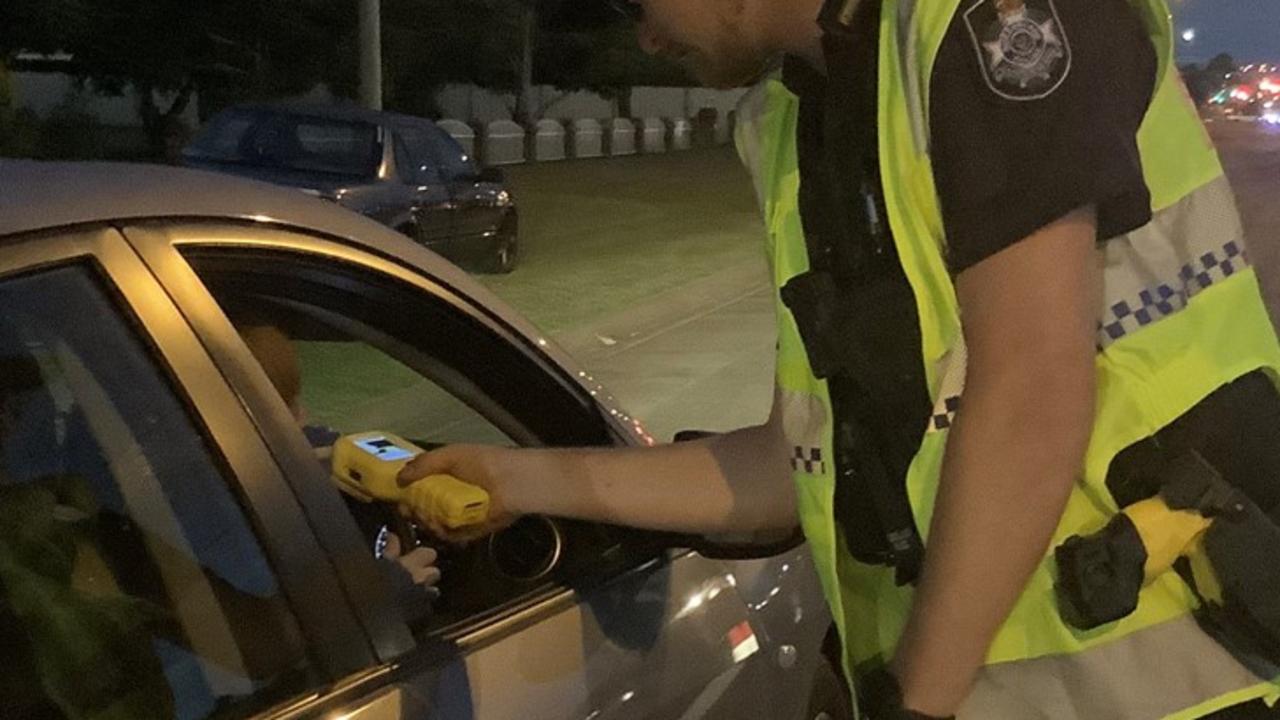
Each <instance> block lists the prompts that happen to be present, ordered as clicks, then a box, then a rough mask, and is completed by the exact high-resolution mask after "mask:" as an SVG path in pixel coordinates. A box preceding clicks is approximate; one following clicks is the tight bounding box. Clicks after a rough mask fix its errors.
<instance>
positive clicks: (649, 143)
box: [640, 117, 667, 154]
mask: <svg viewBox="0 0 1280 720" xmlns="http://www.w3.org/2000/svg"><path fill="white" fill-rule="evenodd" d="M640 123H641V124H640V127H641V131H640V136H641V146H642V147H643V148H644V151H645V153H648V154H652V153H663V152H666V151H667V124H666V123H664V122H662V118H656V117H647V118H645V119H644V120H642V121H640Z"/></svg>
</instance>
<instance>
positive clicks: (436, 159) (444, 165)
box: [405, 126, 476, 181]
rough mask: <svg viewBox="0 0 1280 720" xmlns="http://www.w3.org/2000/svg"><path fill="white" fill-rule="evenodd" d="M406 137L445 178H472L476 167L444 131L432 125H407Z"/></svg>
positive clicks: (454, 179) (453, 179) (456, 179)
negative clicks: (429, 159) (427, 157)
mask: <svg viewBox="0 0 1280 720" xmlns="http://www.w3.org/2000/svg"><path fill="white" fill-rule="evenodd" d="M405 134H406V137H407V138H408V139H409V142H410V143H411V144H412V145H413V147H415V148H421V150H420V152H422V153H424V154H426V155H427V156H429V157H430V158H431V162H432V163H433V164H435V165H436V166H437V167H439V168H440V173H441V174H442V175H443V176H444V178H445V179H446V180H450V181H458V180H467V179H469V178H473V177H475V175H476V168H475V165H474V163H473V162H472V160H471V158H470V157H468V156H467V154H466V152H465V151H464V150H463V149H462V146H461V145H459V144H458V142H457V141H456V140H454V139H453V138H452V137H450V136H449V134H448V133H446V132H445V131H443V130H441V129H439V128H436V127H434V126H432V127H407V128H405Z"/></svg>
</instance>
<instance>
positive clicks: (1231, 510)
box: [1054, 450, 1280, 678]
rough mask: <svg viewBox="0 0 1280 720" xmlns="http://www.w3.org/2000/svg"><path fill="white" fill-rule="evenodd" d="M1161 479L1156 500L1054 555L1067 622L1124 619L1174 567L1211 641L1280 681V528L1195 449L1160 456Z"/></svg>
mask: <svg viewBox="0 0 1280 720" xmlns="http://www.w3.org/2000/svg"><path fill="white" fill-rule="evenodd" d="M1152 473H1153V474H1152V476H1151V477H1152V480H1153V483H1152V484H1153V486H1154V487H1157V488H1158V489H1157V490H1156V492H1155V494H1154V495H1152V496H1151V497H1148V498H1145V499H1142V500H1139V501H1137V502H1134V503H1132V504H1130V505H1128V506H1126V507H1125V508H1124V509H1123V511H1122V512H1121V513H1119V514H1117V515H1116V516H1115V517H1114V518H1112V520H1111V522H1110V523H1108V524H1107V526H1106V527H1104V528H1103V529H1102V530H1100V531H1098V532H1096V533H1094V534H1092V535H1088V536H1079V535H1077V536H1073V537H1071V538H1068V539H1067V540H1066V541H1065V542H1064V543H1063V544H1062V545H1060V546H1058V548H1057V549H1056V550H1055V551H1054V555H1055V559H1056V561H1057V568H1058V578H1057V584H1056V587H1055V590H1056V592H1057V597H1058V604H1059V610H1060V614H1061V616H1062V618H1063V620H1064V621H1065V622H1066V623H1067V624H1068V625H1071V626H1072V627H1075V628H1078V629H1081V630H1089V629H1092V628H1096V627H1099V626H1101V625H1104V624H1106V623H1110V622H1115V621H1117V620H1120V619H1121V618H1124V617H1126V616H1127V615H1129V614H1130V613H1132V612H1133V611H1134V610H1135V609H1136V608H1137V606H1138V597H1139V593H1140V592H1141V590H1142V588H1143V586H1144V585H1146V584H1147V583H1149V582H1151V581H1153V580H1154V579H1155V578H1157V577H1159V576H1160V575H1162V574H1164V573H1166V572H1168V571H1169V570H1170V569H1172V570H1175V571H1176V572H1178V574H1179V575H1180V576H1181V577H1182V578H1183V580H1185V581H1186V582H1187V584H1188V585H1189V586H1190V587H1191V589H1192V590H1193V591H1194V592H1195V594H1196V596H1197V597H1198V598H1199V600H1200V603H1201V606H1200V608H1199V609H1197V610H1196V613H1195V616H1196V619H1197V620H1198V621H1199V623H1200V625H1201V626H1202V627H1203V628H1204V629H1205V631H1206V632H1207V633H1208V634H1209V635H1211V636H1212V637H1213V638H1214V639H1215V640H1217V641H1218V642H1219V643H1221V644H1222V645H1223V647H1225V648H1226V649H1227V650H1228V651H1229V652H1231V653H1232V655H1234V656H1235V657H1236V658H1237V659H1239V660H1240V661H1241V662H1242V663H1243V664H1244V665H1245V666H1246V667H1249V668H1250V669H1251V670H1253V671H1254V672H1255V673H1257V674H1258V675H1259V676H1260V677H1265V678H1271V677H1275V676H1276V675H1277V674H1280V561H1277V558H1280V524H1278V523H1277V521H1276V518H1275V517H1271V516H1268V515H1267V513H1265V512H1264V511H1263V510H1262V509H1261V508H1259V507H1258V505H1257V504H1256V503H1254V501H1253V500H1252V499H1250V498H1249V497H1247V496H1246V495H1245V493H1243V492H1242V491H1240V490H1239V489H1237V488H1235V487H1233V486H1232V485H1230V484H1229V483H1227V481H1226V480H1224V479H1223V478H1222V476H1221V475H1220V474H1219V473H1218V472H1217V470H1215V469H1214V468H1213V467H1212V466H1211V465H1210V464H1209V463H1208V462H1207V461H1206V460H1205V459H1204V458H1203V457H1202V456H1201V455H1200V454H1199V453H1197V452H1195V451H1194V450H1188V451H1185V452H1181V453H1178V454H1176V455H1173V456H1171V457H1167V458H1160V460H1159V462H1158V463H1157V465H1156V466H1155V467H1153V468H1152ZM1277 480H1278V481H1280V479H1277ZM1272 512H1273V514H1274V513H1278V512H1280V508H1275V509H1273V510H1272Z"/></svg>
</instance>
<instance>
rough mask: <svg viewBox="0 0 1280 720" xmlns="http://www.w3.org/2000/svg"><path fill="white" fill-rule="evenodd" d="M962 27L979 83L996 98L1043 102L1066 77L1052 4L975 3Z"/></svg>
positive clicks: (1067, 52) (1038, 0)
mask: <svg viewBox="0 0 1280 720" xmlns="http://www.w3.org/2000/svg"><path fill="white" fill-rule="evenodd" d="M964 22H965V25H966V26H968V29H969V37H970V38H972V40H973V47H974V50H976V51H977V53H978V65H979V67H981V68H982V78H983V80H985V81H986V83H987V86H988V87H990V88H991V91H992V92H994V93H995V94H997V95H999V96H1000V97H1002V98H1005V99H1007V100H1039V99H1041V98H1044V97H1048V96H1049V95H1051V94H1053V91H1054V90H1057V89H1058V87H1059V86H1060V85H1062V81H1063V80H1066V79H1067V74H1068V73H1070V72H1071V45H1070V44H1069V43H1068V42H1067V36H1066V33H1065V32H1063V29H1062V22H1061V21H1060V20H1059V19H1058V9H1057V8H1056V7H1055V6H1054V4H1053V0H978V1H977V2H975V3H974V4H973V6H972V7H970V8H969V9H968V10H966V11H965V13H964Z"/></svg>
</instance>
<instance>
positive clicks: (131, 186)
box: [0, 159, 539, 337]
mask: <svg viewBox="0 0 1280 720" xmlns="http://www.w3.org/2000/svg"><path fill="white" fill-rule="evenodd" d="M157 219H170V220H218V221H223V222H226V221H249V222H261V223H266V224H270V225H276V226H287V227H292V228H297V229H301V230H308V231H311V232H314V233H320V234H323V235H327V236H330V237H335V238H340V239H342V240H344V241H346V244H349V245H351V246H353V247H357V248H360V249H363V250H367V251H371V252H374V253H376V254H379V255H383V256H386V257H391V258H396V259H399V260H402V261H405V262H407V263H408V264H410V265H413V266H415V267H417V268H418V269H419V270H421V271H423V272H425V273H426V274H428V275H431V276H433V277H435V278H436V279H438V280H440V281H442V282H444V283H445V284H447V285H449V286H451V287H453V288H455V289H456V290H458V291H459V292H462V293H463V294H465V295H469V296H471V297H472V298H474V299H475V300H476V301H477V302H479V303H480V304H481V305H484V306H486V307H488V308H490V309H491V310H492V311H494V312H495V313H496V314H498V315H500V316H501V317H502V318H503V320H504V321H508V322H512V323H513V324H514V325H515V326H516V327H518V328H519V329H520V330H521V331H523V332H525V333H526V334H527V335H530V336H531V337H538V336H539V334H538V332H537V330H536V329H534V328H533V327H532V326H530V325H529V324H528V323H526V322H524V321H523V320H521V319H519V317H518V316H516V314H515V313H514V311H511V310H509V309H508V308H507V307H506V305H505V304H504V303H503V302H502V301H500V300H499V299H498V298H497V297H495V296H494V295H493V294H492V293H490V292H488V291H487V290H486V289H485V288H484V286H482V285H480V283H478V282H476V281H475V280H474V279H473V278H471V276H469V275H468V274H467V273H465V272H464V271H463V270H461V269H460V268H458V267H457V266H455V265H453V264H452V263H450V262H449V261H447V260H445V259H444V258H442V257H440V256H439V255H436V254H435V253H433V252H430V251H429V250H427V249H426V248H423V247H422V246H421V245H419V244H418V243H416V242H414V241H412V240H410V239H409V238H407V237H405V236H404V235H401V234H400V233H398V232H395V231H393V230H391V229H390V228H388V227H386V226H384V225H381V224H379V223H376V222H374V221H373V220H370V219H368V218H366V217H364V216H362V215H360V214H358V213H355V212H352V211H350V210H347V209H345V208H343V207H341V206H340V205H338V204H336V203H333V202H328V201H325V200H320V199H317V198H314V197H311V196H309V195H307V194H305V193H303V192H301V191H299V190H295V189H292V188H286V187H282V186H279V185H272V184H270V183H264V182H259V181H256V180H250V179H246V178H242V177H237V176H234V175H226V174H222V173H214V172H207V171H203V170H194V169H188V168H179V167H171V166H167V165H144V164H136V163H107V162H42V161H36V160H6V159H0V238H4V237H5V236H10V235H18V234H26V233H33V232H40V231H44V230H56V229H59V228H67V227H72V226H76V225H103V224H118V223H125V222H137V221H143V220H157Z"/></svg>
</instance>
